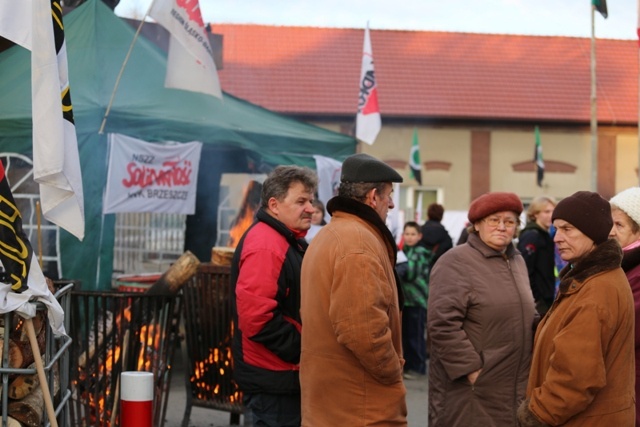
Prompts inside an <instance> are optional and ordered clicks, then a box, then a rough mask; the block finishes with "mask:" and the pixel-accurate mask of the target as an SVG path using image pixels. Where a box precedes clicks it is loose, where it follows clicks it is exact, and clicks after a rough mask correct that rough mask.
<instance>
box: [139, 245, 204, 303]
mask: <svg viewBox="0 0 640 427" xmlns="http://www.w3.org/2000/svg"><path fill="white" fill-rule="evenodd" d="M199 265H200V261H199V260H198V258H197V257H196V256H195V255H194V254H193V253H191V252H190V251H186V252H185V253H183V254H182V255H180V258H178V259H177V260H176V262H174V263H173V264H171V267H169V269H168V270H167V271H165V272H164V274H162V276H160V278H159V279H158V280H157V281H156V282H155V283H154V284H153V285H151V287H150V288H149V289H147V291H146V292H145V294H147V295H173V294H176V293H177V292H178V291H179V290H180V288H181V287H182V285H184V284H185V283H186V282H187V281H188V280H189V279H191V278H192V277H193V276H194V275H195V274H196V273H197V271H198V266H199Z"/></svg>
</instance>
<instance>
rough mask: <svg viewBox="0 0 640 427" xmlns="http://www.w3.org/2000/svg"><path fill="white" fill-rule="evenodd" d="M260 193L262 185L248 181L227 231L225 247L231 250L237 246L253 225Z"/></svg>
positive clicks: (258, 205)
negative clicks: (237, 209) (227, 237)
mask: <svg viewBox="0 0 640 427" xmlns="http://www.w3.org/2000/svg"><path fill="white" fill-rule="evenodd" d="M261 192H262V184H260V183H259V182H257V181H250V182H249V184H248V185H247V187H246V188H245V189H244V195H243V200H242V204H241V205H240V210H239V211H238V215H237V216H236V219H235V220H234V221H233V226H232V227H231V230H230V231H229V241H228V242H227V246H229V247H231V248H235V247H236V246H238V242H239V241H240V238H241V237H242V235H243V234H244V232H245V231H247V229H248V228H249V227H250V226H251V224H252V223H253V216H254V215H255V213H256V211H257V210H258V208H259V207H260V193H261Z"/></svg>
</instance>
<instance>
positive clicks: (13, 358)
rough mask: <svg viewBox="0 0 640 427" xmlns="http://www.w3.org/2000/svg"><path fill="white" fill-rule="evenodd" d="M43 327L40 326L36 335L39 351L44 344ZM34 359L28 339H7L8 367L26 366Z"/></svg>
mask: <svg viewBox="0 0 640 427" xmlns="http://www.w3.org/2000/svg"><path fill="white" fill-rule="evenodd" d="M45 338H46V337H45V329H44V328H41V329H40V332H39V333H38V335H37V341H38V348H39V349H40V353H41V354H42V353H43V352H44V346H45ZM33 361H34V357H33V351H32V350H31V344H30V343H29V341H21V340H14V339H11V340H10V341H9V367H10V368H26V367H27V366H29V365H30V364H32V363H33Z"/></svg>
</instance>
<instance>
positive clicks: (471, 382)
mask: <svg viewBox="0 0 640 427" xmlns="http://www.w3.org/2000/svg"><path fill="white" fill-rule="evenodd" d="M522 210H523V207H522V202H521V201H520V199H519V198H518V196H516V195H515V194H513V193H502V192H495V193H487V194H484V195H482V196H480V197H478V198H477V199H475V200H474V201H473V202H472V203H471V206H470V207H469V214H468V217H469V222H470V224H471V226H470V227H469V232H470V234H469V238H468V240H467V242H466V243H465V244H463V245H460V246H456V247H455V248H453V249H451V250H449V251H447V252H446V253H445V254H444V255H442V257H441V258H440V260H439V261H438V262H437V263H436V264H435V266H434V268H433V270H432V271H431V277H430V289H429V304H428V309H427V329H428V332H427V337H428V340H429V343H428V344H429V348H430V352H431V361H430V366H429V427H456V426H464V427H467V426H515V425H516V422H517V421H516V410H517V408H518V404H519V403H520V401H522V400H523V399H524V397H525V389H526V386H527V376H528V374H529V364H530V361H531V348H532V344H533V323H534V319H535V318H536V311H535V305H534V302H533V295H532V294H531V288H530V287H529V277H528V273H527V266H526V265H525V262H524V260H523V258H522V256H521V255H520V253H519V252H518V251H517V250H516V249H515V247H514V246H513V244H512V241H513V238H514V237H515V235H516V233H517V230H518V225H519V220H518V217H519V215H520V214H521V213H522Z"/></svg>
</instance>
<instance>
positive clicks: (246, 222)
mask: <svg viewBox="0 0 640 427" xmlns="http://www.w3.org/2000/svg"><path fill="white" fill-rule="evenodd" d="M253 215H254V212H253V211H246V212H245V213H244V215H243V216H242V217H239V218H236V224H235V225H234V226H233V228H231V230H229V242H228V243H227V246H229V247H230V248H235V247H236V246H238V242H240V239H241V238H242V235H243V234H244V232H245V231H247V229H248V228H249V227H250V226H251V224H252V223H253Z"/></svg>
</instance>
